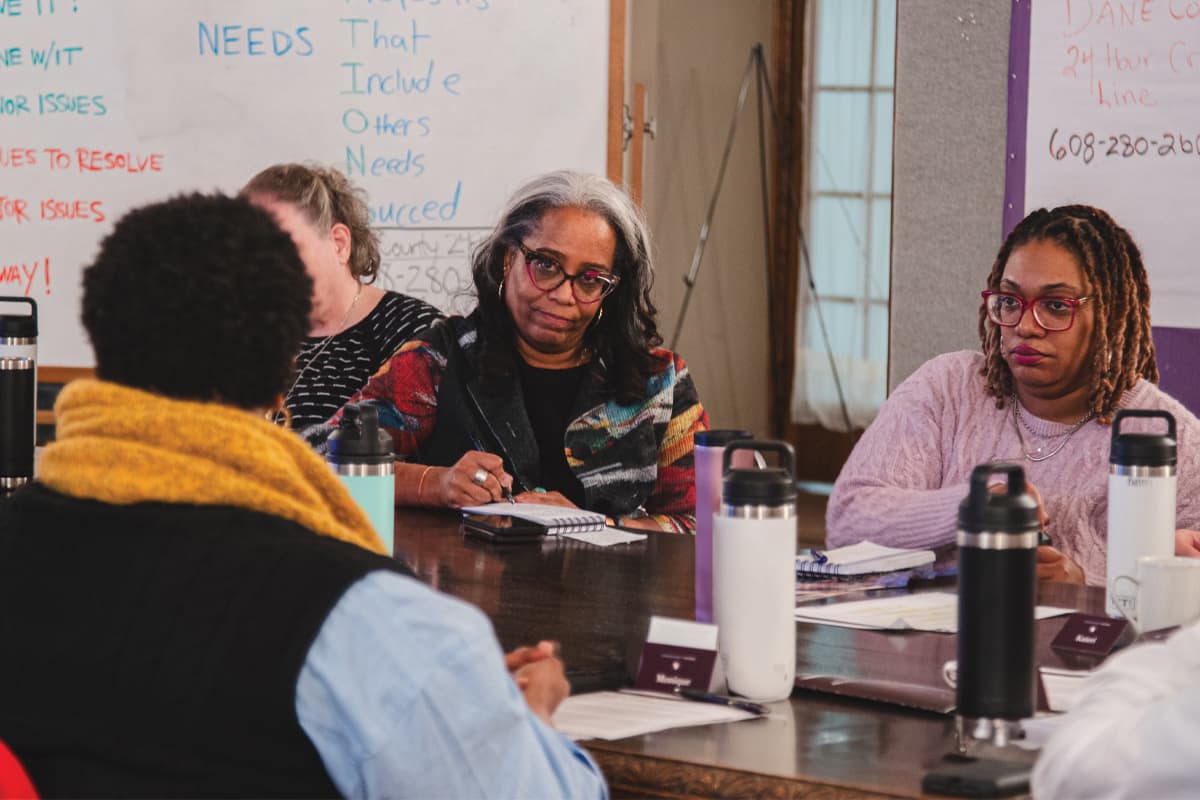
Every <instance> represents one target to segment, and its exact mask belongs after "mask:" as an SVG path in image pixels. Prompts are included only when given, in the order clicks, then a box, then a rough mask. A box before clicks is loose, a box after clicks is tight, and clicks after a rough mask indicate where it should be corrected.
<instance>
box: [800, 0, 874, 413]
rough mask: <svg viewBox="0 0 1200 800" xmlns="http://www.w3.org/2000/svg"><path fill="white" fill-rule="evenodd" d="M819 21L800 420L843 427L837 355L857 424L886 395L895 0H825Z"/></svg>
mask: <svg viewBox="0 0 1200 800" xmlns="http://www.w3.org/2000/svg"><path fill="white" fill-rule="evenodd" d="M813 22H814V32H815V35H814V36H813V37H812V41H813V52H814V57H813V61H812V64H813V79H812V89H811V92H810V93H809V98H810V109H811V115H810V117H809V119H810V130H809V142H810V145H811V148H810V151H809V154H808V161H807V166H806V173H807V176H808V187H807V194H806V197H805V201H806V202H805V205H804V229H805V231H806V233H807V237H808V246H809V253H810V256H811V259H812V260H811V265H810V264H802V265H801V279H800V285H801V289H800V293H801V294H800V300H799V304H798V310H797V324H796V371H795V376H796V377H795V383H794V385H793V387H792V418H793V420H794V421H795V422H798V423H802V424H811V423H820V424H821V425H822V426H824V427H826V428H829V429H831V430H843V431H844V430H846V422H845V415H844V414H843V411H842V403H841V401H840V399H839V396H838V390H837V385H836V383H835V380H834V375H833V368H832V367H831V365H830V361H831V355H832V361H833V363H834V364H835V365H836V368H837V375H838V377H839V378H840V379H841V387H842V393H843V394H844V397H845V403H846V406H847V411H848V413H849V417H850V422H851V425H852V427H855V428H862V427H866V425H867V424H869V423H870V421H871V420H872V419H874V418H875V414H876V413H878V411H879V407H880V406H881V405H882V404H883V400H884V397H885V395H886V391H887V345H888V341H887V337H888V290H889V271H890V270H889V267H890V250H891V246H890V245H891V227H892V224H891V220H892V105H893V99H894V93H893V84H894V80H893V78H894V73H895V48H896V0H817V2H816V3H815V9H814V20H813ZM809 268H811V270H812V278H813V281H814V282H815V284H816V290H817V295H818V297H819V301H820V309H819V310H820V314H818V309H817V307H816V301H815V300H814V297H813V295H812V292H811V291H810V289H809V287H808V280H807V272H806V271H807V270H808V269H809ZM822 317H823V318H824V328H825V331H826V332H827V334H828V337H827V338H826V336H825V335H824V334H823V333H822V330H821V327H822V326H821V318H822Z"/></svg>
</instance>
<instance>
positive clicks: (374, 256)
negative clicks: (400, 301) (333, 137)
mask: <svg viewBox="0 0 1200 800" xmlns="http://www.w3.org/2000/svg"><path fill="white" fill-rule="evenodd" d="M240 194H241V195H242V196H243V197H253V196H254V195H262V196H264V197H269V198H272V199H274V200H278V201H281V202H284V203H291V204H292V205H293V206H295V207H296V208H297V209H298V210H299V211H300V212H301V213H302V214H303V215H304V218H305V219H307V220H308V222H309V224H310V225H312V226H313V228H314V229H316V230H317V231H318V232H319V233H320V234H321V235H322V236H328V235H329V229H330V228H332V227H333V225H334V224H335V223H339V222H340V223H341V224H343V225H345V226H346V227H347V228H349V229H350V242H351V244H350V262H349V267H350V274H351V275H353V276H354V277H356V278H358V279H359V280H360V281H362V282H363V283H372V282H374V280H375V276H376V275H378V274H379V264H380V256H379V234H377V233H376V232H375V231H373V230H372V229H371V225H370V222H371V219H370V211H369V210H368V208H367V201H366V193H365V192H364V191H363V190H362V189H359V188H358V187H357V186H355V185H354V184H352V183H351V182H350V179H349V178H347V177H346V176H345V175H343V174H342V173H341V172H339V171H338V170H336V169H332V168H330V167H322V166H319V165H316V164H274V165H272V166H270V167H267V168H266V169H264V170H263V171H262V172H260V173H258V174H257V175H255V176H254V177H253V178H251V179H250V180H249V181H248V182H247V183H246V185H245V186H243V187H242V190H241V192H240Z"/></svg>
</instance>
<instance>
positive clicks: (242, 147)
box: [0, 0, 608, 366]
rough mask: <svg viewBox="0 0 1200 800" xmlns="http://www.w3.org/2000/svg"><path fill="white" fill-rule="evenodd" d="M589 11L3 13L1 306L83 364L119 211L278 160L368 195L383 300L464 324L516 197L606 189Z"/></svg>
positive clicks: (220, 4)
mask: <svg viewBox="0 0 1200 800" xmlns="http://www.w3.org/2000/svg"><path fill="white" fill-rule="evenodd" d="M607 82H608V3H606V2H603V1H602V0H271V1H270V2H267V1H265V0H256V2H247V1H246V0H172V2H164V1H163V0H0V294H6V295H12V294H16V295H26V296H30V297H34V298H36V299H37V301H38V303H39V308H40V315H41V319H42V324H41V336H40V340H39V358H40V360H41V362H42V363H44V364H54V365H60V366H90V365H91V364H92V357H91V351H90V348H89V347H88V345H87V341H86V337H85V334H84V332H83V330H82V328H81V326H80V323H79V276H80V273H81V269H82V267H83V266H84V265H86V264H87V263H88V262H89V261H90V259H91V258H92V257H93V256H94V254H95V251H96V246H97V244H98V242H99V240H100V239H101V237H103V236H104V234H105V233H106V232H107V231H108V230H109V229H110V227H111V225H112V223H113V221H114V220H115V219H116V218H118V217H119V216H120V215H121V214H122V213H123V212H124V211H126V210H128V209H130V208H132V207H134V206H137V205H140V204H143V203H146V202H149V201H152V200H156V199H159V198H163V197H166V196H168V195H171V194H174V193H178V192H182V191H193V190H199V191H211V190H215V189H220V190H223V191H227V192H234V191H236V190H237V189H238V188H239V187H240V186H241V185H242V184H243V183H244V182H245V181H246V179H247V178H249V177H250V176H251V175H252V174H254V173H255V172H257V171H258V170H259V169H261V168H262V167H264V166H267V165H268V164H271V163H274V162H278V161H316V162H320V163H324V164H330V165H333V166H337V167H339V168H340V169H342V170H344V171H345V172H347V173H348V174H349V175H350V177H351V179H352V180H353V181H355V182H356V183H357V184H359V185H360V186H362V187H364V188H365V189H366V190H367V192H368V194H369V196H370V207H371V217H372V224H373V225H374V226H375V227H377V228H378V229H379V230H380V233H381V236H382V239H383V255H384V269H383V272H382V275H381V277H380V285H381V286H383V287H385V288H390V289H396V290H398V291H401V292H405V293H408V294H412V295H415V296H417V297H421V298H424V299H426V300H429V301H430V302H433V303H434V304H435V305H438V306H440V307H441V308H442V309H444V310H447V311H451V310H456V311H462V310H465V309H466V308H468V307H469V306H470V305H471V303H472V301H471V299H470V296H469V289H470V274H469V269H468V267H467V254H468V252H469V250H470V248H471V247H472V245H473V244H474V243H476V242H477V241H478V240H479V239H480V238H481V237H482V235H483V234H484V233H485V232H486V230H487V229H488V228H490V227H491V226H492V224H493V223H494V222H495V220H496V216H497V214H498V212H499V210H500V206H501V204H502V203H503V201H504V200H505V198H506V197H507V196H508V195H509V194H510V192H511V191H512V190H513V189H515V188H516V187H517V186H518V185H519V184H520V183H521V182H523V181H524V180H526V179H527V178H529V177H531V176H533V175H536V174H538V173H540V172H544V171H547V170H550V169H559V168H568V167H569V168H574V169H582V170H588V171H592V172H597V173H603V172H604V164H605V135H606V117H607V92H608V86H607Z"/></svg>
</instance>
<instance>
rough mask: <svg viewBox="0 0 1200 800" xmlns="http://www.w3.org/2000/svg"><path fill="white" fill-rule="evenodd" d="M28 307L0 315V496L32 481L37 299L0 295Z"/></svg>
mask: <svg viewBox="0 0 1200 800" xmlns="http://www.w3.org/2000/svg"><path fill="white" fill-rule="evenodd" d="M0 303H17V304H21V305H25V306H28V310H29V313H28V314H7V313H4V314H0V496H3V495H5V494H8V493H10V492H12V491H13V490H15V489H17V488H18V487H20V486H22V485H23V484H25V483H28V482H29V481H31V480H33V454H34V447H35V445H36V443H37V334H38V322H37V302H36V301H35V300H33V299H32V298H29V297H0Z"/></svg>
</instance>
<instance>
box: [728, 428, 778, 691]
mask: <svg viewBox="0 0 1200 800" xmlns="http://www.w3.org/2000/svg"><path fill="white" fill-rule="evenodd" d="M739 450H758V451H760V452H764V453H766V452H775V453H778V454H779V457H780V460H781V461H782V462H784V466H783V467H780V468H765V469H756V468H731V466H730V464H731V463H732V459H733V456H734V454H735V453H736V452H737V451H739ZM723 464H724V483H723V486H722V491H721V508H720V510H719V511H717V512H716V513H715V514H714V515H713V612H714V613H713V617H714V621H715V622H716V624H717V650H718V653H719V655H720V658H721V666H722V667H723V668H724V671H725V678H726V680H727V681H728V683H729V690H730V691H731V692H736V693H737V694H740V695H742V696H744V697H748V698H750V699H752V700H759V701H763V702H772V701H775V700H782V699H784V698H785V697H787V696H788V695H790V694H791V693H792V687H793V685H794V683H795V679H796V617H795V614H796V481H795V478H794V477H793V476H794V473H795V454H794V453H793V451H792V448H791V445H788V444H786V443H784V442H758V441H754V440H741V441H736V442H732V443H730V444H729V445H727V446H726V448H725V453H724V456H723Z"/></svg>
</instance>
